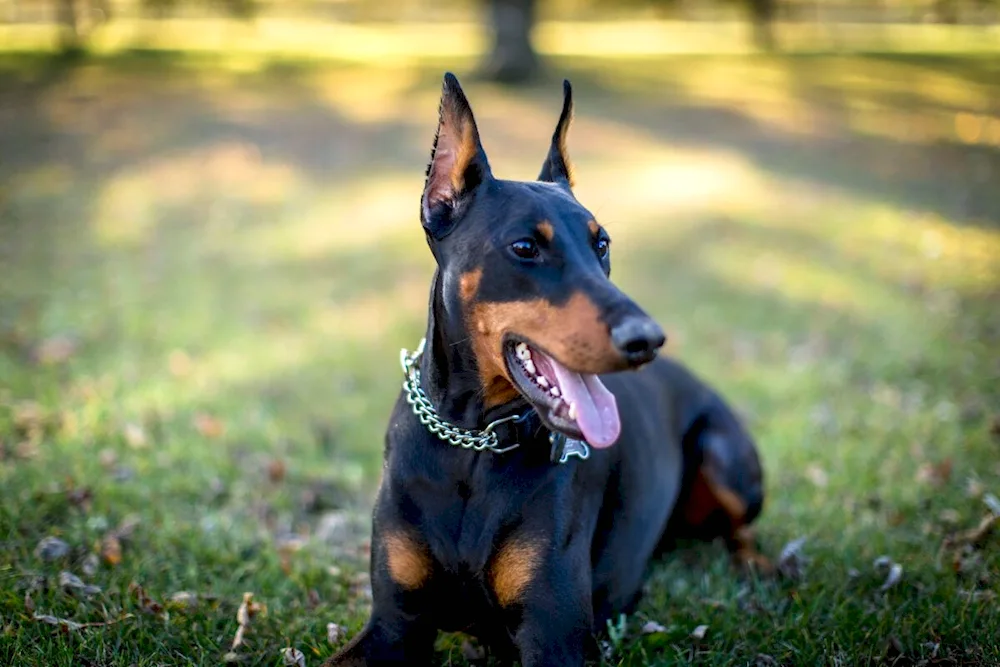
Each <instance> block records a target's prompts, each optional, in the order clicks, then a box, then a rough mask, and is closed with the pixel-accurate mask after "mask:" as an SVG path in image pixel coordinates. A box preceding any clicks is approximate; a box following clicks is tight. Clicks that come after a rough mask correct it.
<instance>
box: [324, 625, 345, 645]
mask: <svg viewBox="0 0 1000 667" xmlns="http://www.w3.org/2000/svg"><path fill="white" fill-rule="evenodd" d="M343 636H344V629H343V628H341V627H340V626H339V625H337V624H336V623H327V624H326V641H328V642H330V643H331V644H337V643H339V642H340V640H341V638H342V637H343Z"/></svg>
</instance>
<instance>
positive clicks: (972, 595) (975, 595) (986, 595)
mask: <svg viewBox="0 0 1000 667" xmlns="http://www.w3.org/2000/svg"><path fill="white" fill-rule="evenodd" d="M958 595H959V597H961V598H964V599H966V600H969V601H971V602H993V601H994V600H996V599H997V592H996V591H967V590H965V589H959V591H958Z"/></svg>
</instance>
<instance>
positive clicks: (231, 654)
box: [222, 651, 240, 664]
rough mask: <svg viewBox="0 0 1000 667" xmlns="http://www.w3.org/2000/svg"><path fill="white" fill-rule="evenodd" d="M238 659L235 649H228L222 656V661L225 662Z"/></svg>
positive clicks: (237, 660)
mask: <svg viewBox="0 0 1000 667" xmlns="http://www.w3.org/2000/svg"><path fill="white" fill-rule="evenodd" d="M239 661H240V656H239V654H238V653H236V651H230V652H229V653H227V654H225V655H224V656H222V662H225V663H227V664H228V663H232V662H239Z"/></svg>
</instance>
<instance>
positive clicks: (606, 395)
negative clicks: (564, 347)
mask: <svg viewBox="0 0 1000 667" xmlns="http://www.w3.org/2000/svg"><path fill="white" fill-rule="evenodd" d="M549 360H550V361H551V362H552V369H553V370H554V371H555V374H556V381H558V383H559V389H560V390H561V391H562V396H563V400H565V401H566V402H568V403H572V404H573V405H575V406H576V423H577V425H578V426H579V427H580V430H581V431H582V432H583V437H584V439H585V440H586V441H587V442H588V443H589V444H590V445H593V446H594V447H598V448H600V449H603V448H604V447H610V446H611V445H613V444H615V441H616V440H618V435H619V434H620V433H621V430H622V424H621V420H620V419H619V417H618V403H617V401H615V395H614V394H612V393H611V392H610V391H608V388H607V387H605V386H604V383H603V382H601V380H600V378H598V377H597V376H596V375H581V374H579V373H574V372H573V371H571V370H569V369H568V368H566V367H565V366H563V365H562V364H560V363H559V362H558V361H556V360H555V359H552V358H551V357H550V358H549Z"/></svg>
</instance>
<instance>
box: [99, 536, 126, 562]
mask: <svg viewBox="0 0 1000 667" xmlns="http://www.w3.org/2000/svg"><path fill="white" fill-rule="evenodd" d="M101 558H103V559H104V562H105V563H107V564H108V565H111V566H112V567H114V566H115V565H118V564H119V563H121V562H122V543H121V540H119V539H118V536H117V535H116V534H115V533H114V532H111V533H108V534H107V535H105V536H104V539H103V540H101Z"/></svg>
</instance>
